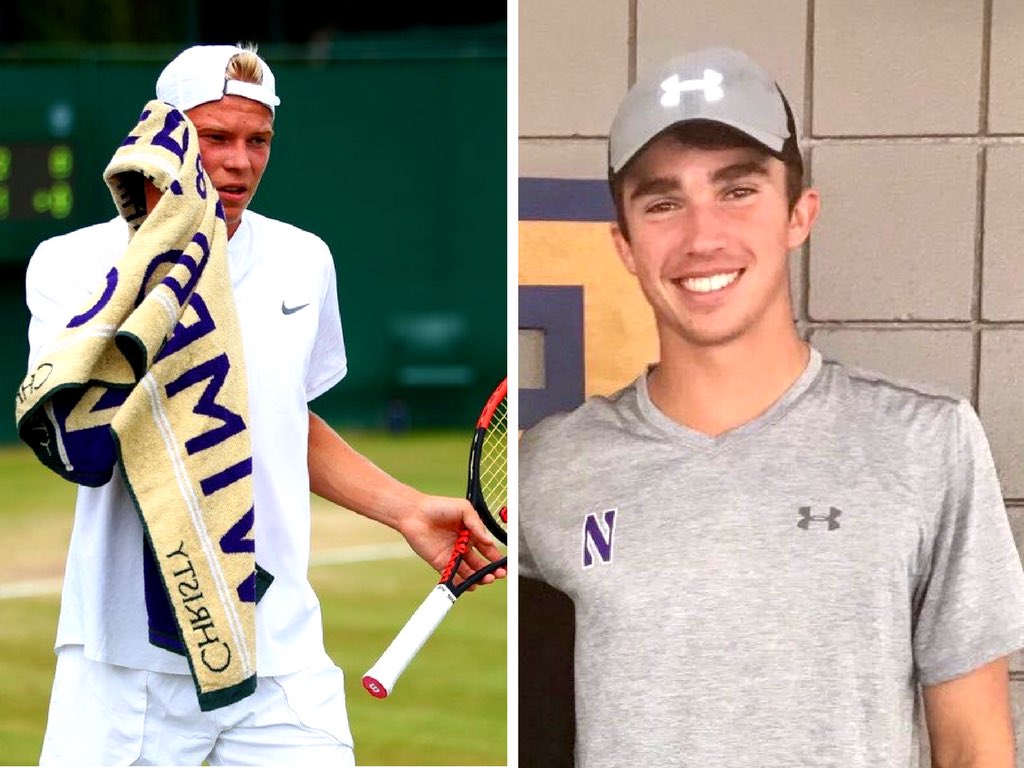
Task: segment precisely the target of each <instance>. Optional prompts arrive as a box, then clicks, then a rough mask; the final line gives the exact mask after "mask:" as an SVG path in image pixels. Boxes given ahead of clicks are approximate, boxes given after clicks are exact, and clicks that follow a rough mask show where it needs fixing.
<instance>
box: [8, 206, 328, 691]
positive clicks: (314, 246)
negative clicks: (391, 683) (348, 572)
mask: <svg viewBox="0 0 1024 768" xmlns="http://www.w3.org/2000/svg"><path fill="white" fill-rule="evenodd" d="M127 243H128V227H127V225H126V224H125V222H124V221H123V220H122V219H120V218H116V219H113V220H111V221H108V222H106V223H104V224H97V225H95V226H91V227H86V228H84V229H80V230H77V231H75V232H71V233H69V234H67V235H62V236H60V237H55V238H52V239H50V240H47V241H45V242H43V243H42V244H40V245H39V247H38V248H37V249H36V252H35V254H34V255H33V256H32V260H31V262H30V263H29V266H28V272H27V276H26V295H27V300H28V306H29V310H30V311H31V313H32V320H31V323H30V325H29V344H30V347H31V352H30V365H29V368H30V369H31V367H32V365H34V361H35V358H36V357H38V356H39V354H40V353H41V352H42V351H43V350H44V349H45V347H46V346H47V345H48V344H49V342H50V340H51V339H52V338H54V337H55V336H56V335H57V334H58V333H59V332H60V331H61V329H62V328H63V327H64V325H65V323H66V322H67V321H68V320H69V319H70V318H71V317H72V316H73V315H74V314H75V313H76V312H77V311H78V310H79V309H81V307H82V306H84V305H85V304H86V303H87V302H88V300H89V297H90V295H91V294H92V293H93V291H94V290H95V289H96V287H97V286H99V285H101V284H102V281H103V278H104V275H106V273H107V271H108V270H109V269H110V267H111V266H112V265H113V264H114V263H115V262H116V261H117V259H118V257H119V256H120V255H121V254H122V252H123V251H124V249H125V247H126V245H127ZM228 258H229V262H230V271H231V283H232V286H233V288H234V294H235V302H236V305H237V309H238V319H239V323H240V325H241V328H242V344H243V347H244V350H245V366H246V375H247V379H248V385H249V419H248V426H249V434H250V438H251V441H252V457H253V474H252V484H253V496H254V502H255V508H256V522H255V539H256V561H257V562H258V563H259V564H260V565H261V566H262V567H263V568H265V569H267V570H268V571H270V573H271V574H273V576H274V582H273V584H272V585H271V586H270V588H269V589H268V590H267V592H266V594H265V595H264V596H263V599H262V600H260V602H259V604H258V606H257V609H256V649H257V669H258V674H259V675H261V676H268V675H285V674H289V673H292V672H296V671H298V670H300V669H303V668H304V667H307V666H309V665H311V664H313V663H316V662H317V661H319V660H321V659H322V658H323V657H324V655H325V652H324V645H323V625H322V620H321V616H320V604H319V601H318V600H317V597H316V595H315V594H314V592H313V588H312V587H311V586H310V584H309V579H308V577H307V571H308V566H309V541H310V515H309V471H308V468H307V462H306V454H307V437H308V432H309V419H308V415H307V410H308V406H307V403H308V401H310V400H312V399H313V398H315V397H317V396H318V395H320V394H322V393H323V392H325V391H327V390H328V389H330V388H331V387H332V386H334V384H336V383H337V382H338V381H340V380H341V379H342V377H344V375H345V372H346V357H345V343H344V338H343V336H342V329H341V319H340V316H339V313H338V297H337V285H336V278H335V272H334V259H333V257H332V256H331V252H330V250H329V249H328V247H327V245H326V244H325V243H324V242H323V241H322V240H321V239H320V238H318V237H316V236H315V235H313V234H310V233H308V232H304V231H303V230H300V229H298V228H296V227H293V226H291V225H289V224H285V223H283V222H280V221H275V220H274V219H269V218H267V217H265V216H261V215H260V214H258V213H254V212H252V211H246V212H245V214H244V215H243V217H242V223H241V225H240V226H239V228H238V230H237V231H236V232H235V234H234V236H233V237H231V239H230V240H229V241H228ZM142 549H143V533H142V524H141V523H140V521H139V515H138V512H137V511H136V510H135V507H134V505H133V504H132V501H131V499H130V497H129V495H128V493H127V490H126V488H125V486H124V483H123V481H122V480H121V477H120V473H118V472H116V471H115V472H114V476H113V479H112V480H111V481H110V482H109V483H107V484H106V485H104V486H103V487H101V488H87V487H80V488H79V490H78V499H77V503H76V505H75V523H74V529H73V531H72V534H71V544H70V547H69V552H68V563H67V570H66V572H65V577H64V588H63V595H62V599H61V610H60V621H59V622H58V626H57V640H56V646H57V647H58V648H59V647H60V646H62V645H82V646H84V651H85V655H86V657H88V658H90V659H94V660H97V661H103V662H107V663H110V664H117V665H120V666H125V667H131V668H135V669H146V670H151V671H156V672H175V673H181V674H189V670H188V663H187V661H186V660H185V658H184V657H183V656H178V655H177V654H174V653H171V652H170V651H166V650H163V649H161V648H158V647H156V646H153V645H151V644H150V643H149V640H148V627H147V621H146V605H145V594H144V589H143V566H142Z"/></svg>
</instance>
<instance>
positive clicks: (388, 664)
mask: <svg viewBox="0 0 1024 768" xmlns="http://www.w3.org/2000/svg"><path fill="white" fill-rule="evenodd" d="M454 604H455V595H453V594H452V593H451V590H449V589H448V587H446V586H445V585H444V584H438V585H437V586H436V587H434V588H433V589H432V590H430V594H429V595H427V599H426V600H424V601H423V602H422V603H420V607H419V608H417V609H416V612H415V613H413V615H412V616H410V617H409V620H408V621H407V622H406V623H405V626H404V627H402V631H401V632H399V633H398V635H396V636H395V639H394V640H392V641H391V645H389V646H388V648H387V650H386V651H384V653H382V654H381V657H380V658H379V659H378V660H377V663H376V664H374V665H373V666H372V667H370V669H369V670H367V672H366V674H365V675H363V687H364V688H365V689H366V690H367V691H369V692H370V693H371V694H372V695H374V696H376V697H377V698H378V699H383V698H386V697H387V696H388V695H389V694H390V693H391V691H393V690H394V688H395V682H396V681H397V680H398V678H399V676H400V675H401V674H402V673H403V672H404V671H405V668H406V667H407V666H409V662H410V661H412V660H413V658H415V656H416V654H417V653H419V650H420V648H422V647H423V644H424V643H425V642H427V640H428V639H429V638H430V636H431V635H432V634H434V630H435V629H437V625H438V624H440V623H441V620H442V619H443V618H444V617H445V616H446V615H447V614H448V611H450V610H451V609H452V605H454Z"/></svg>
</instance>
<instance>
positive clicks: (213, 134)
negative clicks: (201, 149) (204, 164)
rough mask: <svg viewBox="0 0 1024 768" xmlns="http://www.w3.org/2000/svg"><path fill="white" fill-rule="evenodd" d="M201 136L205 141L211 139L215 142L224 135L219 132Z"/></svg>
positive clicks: (220, 140) (221, 139)
mask: <svg viewBox="0 0 1024 768" xmlns="http://www.w3.org/2000/svg"><path fill="white" fill-rule="evenodd" d="M203 138H204V139H206V140H207V141H212V142H214V143H217V144H219V143H220V142H222V141H224V135H223V134H221V133H208V134H206V135H205V136H203Z"/></svg>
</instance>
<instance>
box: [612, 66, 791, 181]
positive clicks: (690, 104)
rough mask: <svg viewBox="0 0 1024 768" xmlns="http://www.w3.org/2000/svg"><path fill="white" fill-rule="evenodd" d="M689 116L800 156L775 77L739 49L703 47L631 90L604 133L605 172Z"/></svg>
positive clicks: (649, 75) (614, 169) (786, 154)
mask: <svg viewBox="0 0 1024 768" xmlns="http://www.w3.org/2000/svg"><path fill="white" fill-rule="evenodd" d="M689 120H708V121H712V122H716V123H722V124H723V125H727V126H730V127H732V128H735V129H736V130H738V131H740V132H742V133H744V134H746V135H747V136H749V137H750V138H751V139H753V140H754V141H756V142H757V143H758V144H760V145H761V146H763V147H764V148H765V149H766V150H767V151H768V152H770V153H771V154H772V155H775V156H776V157H778V158H780V159H783V160H785V159H786V158H787V157H789V156H791V155H792V153H795V154H796V157H797V158H799V149H798V148H797V140H796V124H795V122H794V120H793V112H792V110H791V109H790V108H789V103H788V102H787V101H786V97H785V96H784V95H783V94H782V90H781V89H780V88H779V86H778V85H777V84H776V82H775V79H774V78H773V77H772V76H771V75H769V74H768V73H767V72H766V71H765V70H764V69H763V68H762V67H761V66H760V65H759V64H758V63H757V62H755V61H754V60H753V59H751V58H750V57H749V56H747V55H746V54H744V53H741V52H740V51H736V50H733V49H731V48H707V49H704V50H700V51H695V52H693V53H689V54H686V55H684V56H679V57H677V58H674V59H671V60H670V61H668V62H666V63H664V64H662V65H661V66H659V67H657V68H656V69H654V70H652V71H651V72H648V73H647V74H646V75H645V76H644V77H643V79H641V80H638V81H637V82H636V84H635V85H634V86H633V87H632V88H630V89H629V92H628V93H627V94H626V96H625V98H624V99H623V100H622V103H621V104H620V105H619V110H618V112H617V113H616V115H615V120H614V121H613V122H612V129H611V133H610V134H609V136H608V168H609V173H611V174H616V173H618V172H619V171H621V170H622V168H623V166H625V165H626V163H628V162H629V160H630V159H631V158H632V157H633V156H634V155H636V154H637V153H638V152H640V150H641V149H643V148H644V146H646V145H647V143H648V142H649V141H650V140H651V139H653V138H654V137H655V136H657V135H658V134H660V133H661V132H662V131H664V130H665V129H666V128H669V127H671V126H673V125H676V124H678V123H682V122H686V121H689Z"/></svg>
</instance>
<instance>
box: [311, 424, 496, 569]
mask: <svg viewBox="0 0 1024 768" xmlns="http://www.w3.org/2000/svg"><path fill="white" fill-rule="evenodd" d="M308 462H309V487H310V490H312V491H313V493H315V494H316V495H318V496H321V497H323V498H325V499H327V500H328V501H332V502H334V503H335V504H338V505H340V506H342V507H346V508H348V509H351V510H353V511H354V512H358V513H359V514H361V515H363V516H364V517H368V518H370V519H371V520H376V521H377V522H379V523H381V524H383V525H386V526H388V527H389V528H394V529H395V530H396V531H398V532H399V533H401V534H402V535H403V536H404V537H405V540H406V541H407V542H409V546H410V547H412V549H413V551H414V552H415V553H416V554H418V555H419V556H420V557H422V558H423V559H424V560H426V561H427V562H428V563H430V565H431V566H432V567H433V568H435V569H437V570H438V571H440V570H441V569H443V568H444V567H445V565H447V563H448V558H449V556H450V554H451V550H452V547H453V546H454V544H455V538H456V536H458V533H459V530H460V529H461V527H462V526H463V525H465V526H466V528H468V529H469V532H470V545H471V546H470V548H469V549H468V550H467V551H466V555H465V557H464V558H463V560H462V563H461V564H460V566H459V570H458V574H459V576H460V577H461V578H463V579H464V578H466V577H467V576H469V575H470V574H472V573H473V572H475V571H478V570H479V569H480V568H482V567H484V566H485V565H487V563H489V562H493V561H495V560H497V559H499V558H500V557H501V552H500V551H499V550H498V548H497V546H495V544H494V541H493V540H492V538H491V535H490V534H489V533H488V531H487V529H486V528H485V527H484V524H483V523H482V522H481V521H480V517H479V516H478V515H477V513H476V511H475V510H474V509H473V505H472V504H470V503H469V502H468V501H466V500H465V499H456V498H449V497H446V496H429V495H427V494H425V493H421V492H420V491H417V490H416V489H415V488H411V487H409V486H408V485H406V484H405V483H401V482H399V481H398V480H396V479H395V478H393V477H391V476H390V475H389V474H387V473H386V472H384V471H383V470H382V469H380V467H378V466H376V465H375V464H374V463H373V462H371V461H370V460H369V459H367V458H366V457H365V456H363V455H362V454H360V453H359V452H358V451H356V450H355V449H354V448H352V446H350V445H349V444H348V443H346V442H345V441H344V440H342V439H341V437H340V436H339V435H338V433H337V432H335V431H334V430H333V429H331V427H330V426H329V425H328V424H327V423H326V422H324V420H323V419H321V418H320V417H319V416H317V415H316V414H314V413H310V414H309V455H308ZM505 573H506V572H505V569H504V568H501V569H498V570H497V571H496V572H495V573H494V574H493V575H488V576H485V577H484V579H483V583H484V584H489V583H491V582H492V581H494V580H495V578H499V579H500V578H502V577H504V576H505ZM471 589H472V587H471Z"/></svg>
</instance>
